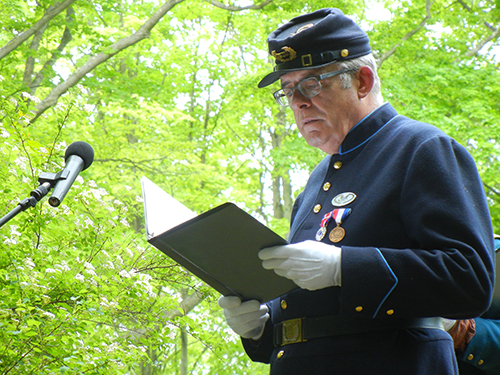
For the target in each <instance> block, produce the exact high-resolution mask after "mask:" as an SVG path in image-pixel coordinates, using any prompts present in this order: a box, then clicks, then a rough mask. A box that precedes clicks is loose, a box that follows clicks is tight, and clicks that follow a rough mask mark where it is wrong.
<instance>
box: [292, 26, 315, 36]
mask: <svg viewBox="0 0 500 375" xmlns="http://www.w3.org/2000/svg"><path fill="white" fill-rule="evenodd" d="M313 26H314V23H308V24H307V25H304V26H302V27H301V28H300V29H298V30H297V31H296V32H295V33H294V34H293V35H297V34H298V33H300V32H302V31H304V30H307V29H310V28H311V27H313Z"/></svg>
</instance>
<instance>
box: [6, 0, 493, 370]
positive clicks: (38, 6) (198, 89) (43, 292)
mask: <svg viewBox="0 0 500 375" xmlns="http://www.w3.org/2000/svg"><path fill="white" fill-rule="evenodd" d="M331 6H334V7H338V8H340V9H342V10H343V11H344V12H345V13H346V14H349V15H350V16H352V17H353V18H354V19H355V20H356V21H358V22H360V24H361V25H362V26H363V28H364V29H365V30H366V31H367V32H368V34H369V36H370V38H371V44H372V49H373V51H374V53H375V55H376V57H377V59H378V62H379V66H380V70H379V74H380V76H381V79H382V83H383V94H384V98H385V99H386V100H388V101H390V102H391V103H392V104H393V105H394V106H395V107H396V109H397V110H398V111H399V112H400V113H401V114H404V115H407V116H410V117H413V118H415V119H418V120H422V121H425V122H429V123H432V124H435V125H436V126H438V127H440V128H441V129H443V130H444V131H445V132H447V133H448V134H450V135H451V136H453V137H454V138H456V139H457V140H458V141H459V142H460V143H462V144H463V145H465V146H466V147H467V148H468V149H469V151H470V152H471V154H472V155H473V156H474V158H475V160H476V162H477V165H478V168H479V171H480V174H481V178H482V179H483V182H484V185H485V190H486V192H487V196H488V199H489V203H490V210H491V216H492V221H493V224H494V228H495V231H496V232H497V233H500V211H499V210H500V205H499V204H498V203H499V202H498V201H499V193H498V191H499V189H500V178H499V177H498V166H499V160H500V159H499V152H498V147H499V144H498V143H499V135H500V129H499V126H500V121H499V113H500V111H499V108H498V106H499V104H498V103H500V94H499V90H500V89H499V87H500V86H499V72H498V55H497V53H498V44H499V43H498V34H499V32H500V31H499V30H500V27H499V24H500V15H499V10H498V3H497V2H495V1H483V2H481V3H478V2H466V1H463V0H458V1H450V0H448V1H441V2H431V1H426V0H417V1H413V2H411V3H410V2H406V1H392V0H387V1H380V2H372V1H361V0H356V1H350V2H347V1H320V0H318V1H302V0H295V1H286V0H265V1H264V2H259V1H255V2H253V1H250V0H246V1H243V0H239V1H237V0H235V1H228V0H224V1H222V2H218V1H215V0H211V1H203V0H170V1H167V2H165V3H162V2H160V1H155V0H143V1H140V2H133V1H125V0H124V1H121V0H119V1H108V0H94V1H82V0H65V1H60V2H54V1H49V0H39V1H31V0H30V1H24V0H9V1H7V2H2V3H0V15H1V21H0V26H1V27H0V111H1V112H0V118H1V124H0V161H1V163H0V178H1V180H2V181H4V183H3V184H2V185H1V186H0V189H1V190H2V191H1V194H0V210H1V211H0V212H1V215H0V216H2V215H5V214H7V213H8V212H9V211H10V210H12V209H13V208H14V207H16V205H17V204H18V203H19V202H20V201H22V200H23V199H25V198H26V197H28V196H29V194H30V192H31V191H32V190H33V189H34V188H36V186H37V185H38V177H39V176H40V174H41V173H42V172H52V173H55V172H57V171H59V170H61V169H62V168H63V166H64V160H63V155H64V151H65V149H66V148H67V146H68V145H69V144H70V143H72V142H73V141H76V140H84V141H86V142H88V143H89V144H91V145H92V146H93V148H94V150H95V154H96V158H95V161H94V164H93V165H92V166H91V168H89V169H88V170H86V171H84V172H83V173H82V174H81V177H79V178H78V180H77V181H76V183H75V184H74V185H73V187H72V189H71V191H70V193H69V194H68V196H67V197H66V198H65V200H64V201H63V204H62V205H61V206H60V207H58V208H56V209H55V208H52V207H50V206H49V205H48V204H47V203H46V200H42V202H40V203H39V204H38V205H37V206H36V207H34V208H30V209H28V210H26V211H25V212H23V213H22V214H20V215H18V216H16V217H15V218H14V219H12V220H11V221H9V223H8V224H7V225H5V226H4V227H2V228H1V229H0V244H1V245H0V246H1V249H2V251H1V252H0V284H1V289H0V374H33V373H36V374H59V373H71V374H100V373H104V372H106V373H112V374H188V373H191V374H260V373H262V374H264V373H267V372H268V368H267V366H266V365H262V364H255V363H251V362H250V361H248V360H247V358H246V357H245V355H244V352H243V349H242V347H241V344H240V343H239V340H238V338H237V337H236V336H235V335H234V334H232V333H231V331H230V330H229V329H228V327H227V326H226V325H225V323H224V320H223V317H222V315H221V311H220V309H219V308H218V307H217V303H216V301H217V298H218V296H217V295H216V293H214V292H213V291H212V290H211V289H209V288H208V287H206V286H205V285H203V284H202V283H200V282H199V281H197V280H196V279H194V278H192V277H191V276H190V275H189V274H188V273H187V272H186V271H185V270H183V269H182V268H180V267H179V266H177V265H176V264H175V263H173V262H172V261H170V260H169V259H167V258H166V257H165V256H162V255H161V253H159V251H157V250H156V249H154V248H151V247H150V246H149V245H148V244H147V242H146V241H145V235H144V229H143V221H144V219H143V213H142V201H141V193H140V183H139V180H140V178H141V177H142V176H146V177H148V178H149V179H151V180H153V181H154V182H155V183H157V184H158V185H159V186H161V187H162V188H163V189H164V190H165V191H167V192H168V193H169V194H171V195H172V196H174V197H175V198H176V199H178V200H179V201H181V202H183V203H184V204H185V205H186V206H188V207H189V208H191V209H192V210H195V211H197V212H200V213H201V212H204V211H206V210H208V209H210V208H211V207H215V206H216V205H218V204H221V203H223V202H226V201H232V202H235V203H237V204H238V205H239V206H240V207H241V208H243V209H245V210H246V211H247V212H249V213H251V214H253V215H254V216H255V217H257V218H259V219H260V220H262V221H263V222H264V223H265V224H267V225H268V226H270V227H271V228H273V229H274V230H276V231H277V232H278V233H280V234H282V235H283V236H285V235H286V232H287V228H288V224H289V221H288V219H289V215H290V211H291V206H292V204H293V199H294V197H295V196H296V195H297V194H298V192H300V190H301V189H302V188H303V186H304V185H305V182H306V178H307V175H308V173H309V172H310V171H311V169H312V168H313V167H314V166H315V164H316V163H317V162H318V161H319V160H320V159H321V158H322V157H323V155H321V153H320V152H319V151H317V150H313V149H311V148H309V147H308V146H307V145H306V144H305V142H304V141H303V139H302V138H301V137H300V136H299V135H298V132H297V128H296V127H295V125H294V124H293V117H292V116H291V113H289V112H286V111H283V110H282V109H280V108H279V107H278V106H277V105H275V104H274V102H273V100H272V96H271V92H272V90H273V87H271V88H269V89H263V90H257V89H256V85H257V83H258V81H259V80H260V78H261V77H262V76H263V75H264V74H266V72H268V71H269V70H270V69H271V64H270V61H269V59H268V58H267V51H266V45H265V38H266V37H267V35H268V34H269V33H270V32H271V31H272V30H274V29H275V28H276V26H277V25H279V24H281V23H283V22H285V21H287V20H288V19H290V18H291V17H294V16H296V15H299V14H301V13H303V12H305V11H310V10H315V9H319V8H322V7H331ZM471 225H473V223H471Z"/></svg>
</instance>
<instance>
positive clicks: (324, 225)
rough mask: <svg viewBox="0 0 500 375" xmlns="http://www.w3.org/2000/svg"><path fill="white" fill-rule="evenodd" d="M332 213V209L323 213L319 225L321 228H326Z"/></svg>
mask: <svg viewBox="0 0 500 375" xmlns="http://www.w3.org/2000/svg"><path fill="white" fill-rule="evenodd" d="M332 215H333V211H331V212H328V213H327V214H325V216H323V219H322V220H321V224H320V225H319V226H320V227H321V228H326V226H327V225H328V222H329V221H330V219H331V218H332Z"/></svg>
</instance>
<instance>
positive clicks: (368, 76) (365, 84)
mask: <svg viewBox="0 0 500 375" xmlns="http://www.w3.org/2000/svg"><path fill="white" fill-rule="evenodd" d="M356 76H357V78H358V98H359V99H363V98H365V97H366V96H367V95H368V94H369V93H370V91H372V88H373V83H374V82H375V74H374V73H373V70H372V69H371V68H370V67H368V66H362V67H361V68H359V69H358V71H357V72H356Z"/></svg>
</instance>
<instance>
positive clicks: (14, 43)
mask: <svg viewBox="0 0 500 375" xmlns="http://www.w3.org/2000/svg"><path fill="white" fill-rule="evenodd" d="M75 1H76V0H64V1H63V2H61V3H56V4H55V5H53V6H50V7H49V8H48V9H47V11H46V12H45V14H44V15H43V17H42V18H40V19H39V20H38V21H37V22H36V23H35V24H34V25H33V26H31V27H30V28H29V29H28V30H26V31H23V32H22V33H20V34H18V35H16V36H15V37H14V39H12V40H11V41H10V42H8V43H7V44H6V45H5V46H4V47H2V48H0V59H2V58H4V57H5V56H7V55H8V54H9V53H11V52H12V51H13V50H15V49H16V48H17V47H19V46H20V45H21V44H23V43H24V42H25V41H26V40H27V39H28V38H29V37H31V36H32V35H33V34H35V33H36V32H37V31H38V30H41V29H42V28H43V27H44V26H45V25H46V24H48V23H49V21H50V20H51V19H52V18H54V17H55V16H57V15H58V14H59V13H61V12H62V11H63V10H64V9H66V8H67V7H69V6H70V5H71V4H73V3H74V2H75Z"/></svg>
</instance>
